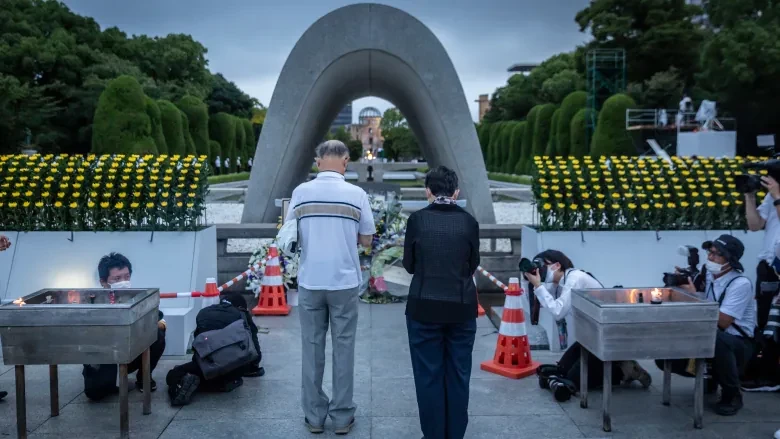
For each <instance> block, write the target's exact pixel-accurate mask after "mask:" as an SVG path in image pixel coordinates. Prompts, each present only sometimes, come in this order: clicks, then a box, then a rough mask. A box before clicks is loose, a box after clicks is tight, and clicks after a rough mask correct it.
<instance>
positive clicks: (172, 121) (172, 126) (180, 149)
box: [157, 100, 186, 155]
mask: <svg viewBox="0 0 780 439" xmlns="http://www.w3.org/2000/svg"><path fill="white" fill-rule="evenodd" d="M157 106H158V107H160V119H161V123H162V130H163V134H164V135H165V144H166V145H167V147H168V152H167V154H170V155H176V154H178V155H184V153H185V151H186V147H185V143H184V127H183V126H182V118H181V115H180V114H179V109H178V108H176V106H175V105H173V103H172V102H170V101H166V100H160V101H157Z"/></svg>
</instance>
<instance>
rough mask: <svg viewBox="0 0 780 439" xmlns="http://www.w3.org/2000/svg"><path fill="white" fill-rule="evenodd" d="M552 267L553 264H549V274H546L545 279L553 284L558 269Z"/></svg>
mask: <svg viewBox="0 0 780 439" xmlns="http://www.w3.org/2000/svg"><path fill="white" fill-rule="evenodd" d="M552 267H553V266H552V265H548V266H547V274H546V275H545V276H544V281H545V282H546V283H548V284H551V283H553V282H554V281H555V272H556V271H558V269H557V268H552Z"/></svg>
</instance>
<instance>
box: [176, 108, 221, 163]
mask: <svg viewBox="0 0 780 439" xmlns="http://www.w3.org/2000/svg"><path fill="white" fill-rule="evenodd" d="M177 106H178V107H179V110H181V111H183V112H184V114H186V115H187V119H188V120H189V123H190V129H189V130H188V131H189V133H190V137H192V141H193V143H195V152H196V153H197V155H203V154H208V153H209V109H208V107H207V106H206V104H204V103H203V101H201V100H200V99H198V98H196V97H194V96H184V97H183V98H181V99H180V100H179V102H178V104H177ZM209 160H210V161H211V163H212V164H213V163H214V157H211V156H209Z"/></svg>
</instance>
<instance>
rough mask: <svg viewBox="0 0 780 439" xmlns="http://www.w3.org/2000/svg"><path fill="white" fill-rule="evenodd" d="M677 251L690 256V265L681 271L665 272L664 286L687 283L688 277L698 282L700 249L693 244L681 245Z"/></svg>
mask: <svg viewBox="0 0 780 439" xmlns="http://www.w3.org/2000/svg"><path fill="white" fill-rule="evenodd" d="M677 253H678V254H680V255H682V256H685V257H686V258H688V266H687V267H685V268H684V269H682V270H681V271H680V272H679V273H664V286H665V287H679V286H680V285H687V284H688V278H691V279H693V281H694V284H696V282H697V277H698V275H699V268H698V266H699V249H697V248H696V247H693V246H691V245H681V246H680V247H678V248H677Z"/></svg>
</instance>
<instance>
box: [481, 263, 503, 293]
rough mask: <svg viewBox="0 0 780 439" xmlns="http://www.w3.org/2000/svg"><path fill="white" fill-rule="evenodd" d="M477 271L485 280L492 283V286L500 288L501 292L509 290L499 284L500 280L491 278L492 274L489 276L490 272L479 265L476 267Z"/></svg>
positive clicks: (501, 283)
mask: <svg viewBox="0 0 780 439" xmlns="http://www.w3.org/2000/svg"><path fill="white" fill-rule="evenodd" d="M477 271H479V272H480V273H482V275H483V276H485V277H486V278H488V280H489V281H490V282H493V283H494V284H496V286H497V287H499V288H501V289H502V290H504V291H506V290H508V289H509V287H508V286H506V285H504V283H503V282H501V281H500V280H498V279H496V277H495V276H493V275H492V274H490V272H488V271H487V270H485V269H484V268H482V266H481V265H479V266H477Z"/></svg>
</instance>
